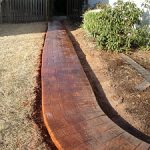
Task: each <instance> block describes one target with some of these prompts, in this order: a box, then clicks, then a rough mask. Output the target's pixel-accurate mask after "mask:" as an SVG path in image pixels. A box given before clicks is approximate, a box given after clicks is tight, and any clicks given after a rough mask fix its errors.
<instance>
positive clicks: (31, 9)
mask: <svg viewBox="0 0 150 150" xmlns="http://www.w3.org/2000/svg"><path fill="white" fill-rule="evenodd" d="M50 2H51V0H3V4H2V5H0V22H8V23H19V22H31V21H46V20H47V19H48V18H49V15H50V14H51V13H50V9H51V8H49V7H50V6H51V5H50Z"/></svg>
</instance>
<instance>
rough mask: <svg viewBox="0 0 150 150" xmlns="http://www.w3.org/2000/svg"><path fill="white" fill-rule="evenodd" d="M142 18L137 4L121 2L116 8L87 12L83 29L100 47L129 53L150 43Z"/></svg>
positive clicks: (109, 7) (108, 7)
mask: <svg viewBox="0 0 150 150" xmlns="http://www.w3.org/2000/svg"><path fill="white" fill-rule="evenodd" d="M141 16H142V11H141V10H140V9H139V8H138V7H137V6H136V4H134V3H132V2H123V1H122V0H119V1H118V2H117V3H116V4H115V6H114V7H111V6H107V7H103V9H99V10H96V11H88V12H86V13H85V14H84V20H83V27H84V28H85V29H86V30H87V31H88V32H89V33H90V34H91V35H92V36H93V37H95V39H96V41H97V43H98V45H99V46H100V47H102V48H104V49H107V50H112V51H119V52H122V51H128V50H130V49H131V48H138V47H142V46H146V45H147V44H148V43H149V39H150V33H149V31H148V28H147V27H146V26H141V20H140V17H141Z"/></svg>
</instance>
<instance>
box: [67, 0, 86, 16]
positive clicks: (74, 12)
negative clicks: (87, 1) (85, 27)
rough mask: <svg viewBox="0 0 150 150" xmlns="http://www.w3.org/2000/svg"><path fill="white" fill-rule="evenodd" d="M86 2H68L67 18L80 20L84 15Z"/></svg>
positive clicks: (79, 0) (80, 0)
mask: <svg viewBox="0 0 150 150" xmlns="http://www.w3.org/2000/svg"><path fill="white" fill-rule="evenodd" d="M83 2H84V0H67V16H68V17H69V18H71V19H79V18H80V17H81V15H82V6H83Z"/></svg>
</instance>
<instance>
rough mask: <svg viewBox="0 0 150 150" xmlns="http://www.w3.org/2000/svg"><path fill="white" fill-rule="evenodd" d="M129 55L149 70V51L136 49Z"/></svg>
mask: <svg viewBox="0 0 150 150" xmlns="http://www.w3.org/2000/svg"><path fill="white" fill-rule="evenodd" d="M129 56H130V57H131V58H132V59H133V60H135V61H136V62H138V63H139V64H140V65H142V66H143V67H144V68H146V69H147V70H149V71H150V51H136V52H134V53H131V54H130V55H129Z"/></svg>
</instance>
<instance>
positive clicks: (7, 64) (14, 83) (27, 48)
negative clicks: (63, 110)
mask: <svg viewBox="0 0 150 150" xmlns="http://www.w3.org/2000/svg"><path fill="white" fill-rule="evenodd" d="M46 28H47V25H46V23H30V24H16V25H15V24H3V25H0V149H2V150H24V149H33V150H45V149H50V148H48V147H47V144H46V143H45V142H44V141H43V137H42V136H41V131H40V130H39V128H38V125H37V124H36V121H35V118H34V119H32V115H33V114H34V112H33V111H35V110H34V107H35V106H34V105H35V100H36V99H37V96H38V95H36V94H37V92H38V91H37V90H40V89H39V88H38V86H39V85H38V83H37V76H39V72H38V69H39V66H40V61H41V60H40V56H41V52H42V47H43V42H44V36H45V31H46ZM36 107H37V106H36ZM39 107H40V105H39ZM38 111H40V110H38ZM35 113H36V112H35ZM40 113H41V112H39V114H40ZM37 119H38V118H37ZM43 136H45V135H43Z"/></svg>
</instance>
